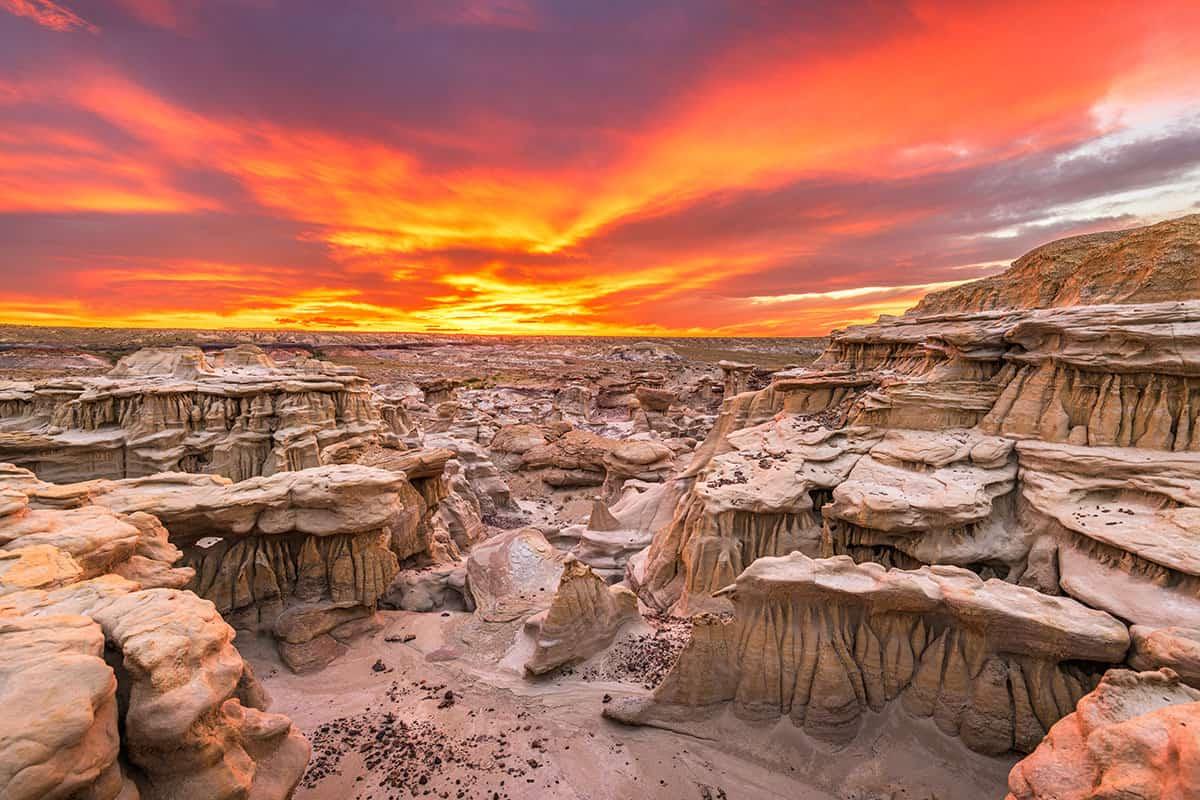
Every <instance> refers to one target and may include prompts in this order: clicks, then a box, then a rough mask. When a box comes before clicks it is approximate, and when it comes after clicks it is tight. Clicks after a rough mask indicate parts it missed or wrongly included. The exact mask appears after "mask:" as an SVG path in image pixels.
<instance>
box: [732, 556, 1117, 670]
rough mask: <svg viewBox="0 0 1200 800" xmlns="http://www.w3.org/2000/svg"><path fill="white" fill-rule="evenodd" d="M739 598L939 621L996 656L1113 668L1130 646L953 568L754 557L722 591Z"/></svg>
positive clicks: (1037, 597)
mask: <svg viewBox="0 0 1200 800" xmlns="http://www.w3.org/2000/svg"><path fill="white" fill-rule="evenodd" d="M723 591H724V592H725V593H726V594H727V595H728V596H729V597H730V598H731V599H733V600H734V601H735V603H736V602H737V600H738V599H739V598H742V599H749V598H755V597H776V596H786V597H787V598H789V599H796V600H810V599H814V598H826V599H828V600H830V601H832V602H845V603H858V604H862V605H864V606H867V607H870V608H872V609H876V610H879V611H894V612H900V613H909V614H923V615H924V614H933V613H936V614H944V615H947V616H948V617H950V618H953V619H954V621H955V624H957V625H960V626H963V627H968V628H971V629H974V630H977V631H978V632H980V633H982V634H983V635H984V636H985V637H986V638H987V639H988V641H989V642H991V643H992V646H993V647H994V648H995V649H996V650H997V651H998V652H1012V653H1028V654H1037V655H1045V656H1050V657H1054V658H1056V659H1058V660H1068V659H1079V660H1083V661H1099V662H1104V663H1112V662H1117V661H1120V660H1121V659H1122V658H1123V657H1124V655H1125V651H1126V650H1127V649H1128V647H1129V633H1128V630H1127V629H1126V627H1125V626H1124V625H1123V624H1122V623H1121V622H1120V621H1118V620H1116V619H1114V618H1113V617H1112V616H1111V615H1109V614H1106V613H1104V612H1103V611H1097V610H1095V609H1091V608H1088V607H1087V606H1085V605H1083V604H1082V603H1079V602H1077V601H1075V600H1072V599H1070V598H1067V597H1052V596H1049V595H1045V594H1042V593H1041V592H1037V591H1035V590H1033V589H1029V588H1026V587H1024V586H1015V585H1013V584H1011V583H1006V582H1004V581H1000V580H995V579H992V580H987V581H985V580H983V579H981V578H980V577H979V576H978V575H976V574H975V573H973V572H971V571H969V570H965V569H962V568H961V567H951V566H931V567H922V568H921V569H918V570H897V569H884V568H883V567H881V566H880V565H878V564H855V563H854V562H853V560H851V559H849V558H846V557H845V556H839V557H835V558H822V559H812V558H808V557H807V556H804V555H803V554H801V553H792V554H791V555H787V556H781V557H778V558H760V559H759V560H757V561H755V562H754V563H753V564H751V565H750V566H749V567H747V568H746V570H745V572H743V573H742V574H741V575H739V576H738V579H737V581H736V582H735V583H734V584H733V586H731V587H729V588H727V589H725V590H723Z"/></svg>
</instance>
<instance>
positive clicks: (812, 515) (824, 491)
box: [637, 415, 881, 613]
mask: <svg viewBox="0 0 1200 800" xmlns="http://www.w3.org/2000/svg"><path fill="white" fill-rule="evenodd" d="M880 435H881V434H878V433H875V432H873V431H870V430H868V429H865V428H852V429H850V428H848V429H844V430H833V429H830V428H827V427H825V426H823V425H821V424H820V423H817V422H814V421H812V420H808V419H805V418H803V417H800V416H797V415H781V416H780V417H779V418H777V419H773V420H771V421H768V422H765V423H762V424H760V425H755V426H751V427H747V428H743V429H740V430H734V431H731V432H730V433H729V434H728V435H727V436H725V437H723V439H724V442H723V447H724V448H736V449H730V450H727V451H726V452H722V453H720V454H718V455H713V456H710V457H709V458H708V461H707V463H706V464H705V467H704V472H703V474H702V475H701V476H700V477H698V478H697V479H696V480H695V481H694V484H693V485H692V487H691V490H690V491H689V492H688V493H687V494H686V495H685V496H684V498H683V500H681V501H680V502H679V503H678V505H676V506H674V519H673V520H672V522H671V524H670V525H669V526H668V527H667V528H666V529H665V530H664V531H663V532H662V533H661V535H659V536H656V537H655V538H654V541H653V542H652V543H651V546H650V550H649V552H648V553H647V557H646V563H645V569H644V575H643V576H642V578H641V580H638V581H637V584H638V591H639V596H640V597H641V598H642V600H643V601H645V602H646V603H647V604H649V605H652V606H655V607H657V608H659V609H661V610H667V609H670V608H672V607H674V609H675V611H676V613H695V612H697V611H705V610H712V611H724V610H728V608H729V604H728V602H727V601H726V600H721V599H713V598H712V597H711V595H712V593H713V592H715V591H716V590H718V589H720V588H721V587H722V586H725V585H727V584H729V583H731V582H732V581H733V580H734V579H735V578H736V577H737V576H738V575H739V574H740V573H741V572H742V570H743V569H745V568H746V567H748V566H749V565H750V564H751V563H753V562H754V560H755V559H757V558H760V557H763V556H779V555H785V554H787V553H790V552H792V551H800V552H804V553H807V554H808V555H810V556H816V555H819V551H820V546H821V533H822V521H821V514H820V512H819V509H818V508H817V503H821V504H824V503H825V502H827V500H828V499H829V491H830V490H831V489H833V487H835V486H837V485H838V484H839V483H841V482H842V481H844V480H845V479H846V477H847V476H848V475H849V474H850V471H851V469H853V467H854V465H855V464H856V463H857V462H858V459H859V458H861V457H862V455H863V454H864V453H865V452H867V451H868V450H869V449H870V448H871V447H872V446H873V445H874V443H875V442H876V441H878V438H879V437H880ZM702 457H703V456H701V455H700V454H698V455H697V458H702ZM689 471H690V470H689ZM685 474H686V473H685ZM684 480H686V479H684Z"/></svg>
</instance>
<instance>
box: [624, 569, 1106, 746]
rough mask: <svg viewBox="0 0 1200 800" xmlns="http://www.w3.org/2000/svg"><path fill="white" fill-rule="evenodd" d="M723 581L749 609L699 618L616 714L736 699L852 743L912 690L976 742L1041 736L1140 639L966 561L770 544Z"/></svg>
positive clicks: (926, 709) (909, 701)
mask: <svg viewBox="0 0 1200 800" xmlns="http://www.w3.org/2000/svg"><path fill="white" fill-rule="evenodd" d="M722 594H725V595H726V596H729V597H730V598H731V599H732V600H733V603H734V607H735V613H734V618H733V619H732V620H731V621H729V622H713V621H712V620H711V619H709V620H707V621H705V622H702V623H698V625H697V633H699V636H697V637H695V638H694V642H695V645H694V646H691V645H690V646H689V647H688V648H687V649H685V651H684V653H683V654H682V655H681V656H680V659H679V662H678V663H677V664H676V666H675V668H674V669H673V670H672V672H671V673H670V674H668V676H667V677H666V678H665V679H664V680H663V683H662V684H660V686H659V687H658V688H657V689H656V690H655V693H654V695H653V698H652V699H651V700H650V701H643V700H634V701H630V702H625V703H622V704H620V705H617V706H613V707H610V708H611V710H606V712H605V713H606V715H608V716H613V717H616V718H618V719H621V720H623V721H629V722H637V723H649V724H656V723H657V724H663V723H664V722H666V721H668V720H670V719H675V718H678V717H679V716H680V715H687V714H693V715H694V713H695V711H694V709H697V708H701V707H706V706H708V707H712V706H715V705H719V704H723V703H726V702H729V703H732V705H733V709H734V711H735V712H736V713H737V714H739V715H740V716H743V717H747V718H752V719H778V718H779V717H782V716H788V717H789V718H790V719H791V720H792V722H793V724H795V725H797V726H802V727H803V728H804V730H805V731H806V732H807V733H809V734H810V735H813V736H816V737H818V738H821V739H825V740H829V741H833V742H842V743H844V742H847V741H849V740H850V739H852V738H854V736H855V735H856V734H857V732H858V730H859V727H860V725H861V723H862V719H863V716H864V714H865V713H866V711H867V710H868V709H870V710H872V711H880V710H881V709H883V707H884V706H885V705H887V704H889V703H891V702H894V701H896V700H899V701H900V703H901V705H902V707H903V708H904V710H905V711H906V712H907V713H909V714H910V715H913V716H916V717H931V718H932V719H933V721H934V723H935V724H936V725H937V727H938V728H939V729H940V730H941V731H942V732H943V733H945V734H946V735H949V736H959V737H961V739H962V740H963V743H964V744H966V746H967V747H969V748H971V749H972V750H976V751H979V752H983V753H992V754H999V753H1005V752H1007V751H1009V750H1018V751H1029V750H1031V749H1032V748H1033V747H1035V746H1036V745H1037V743H1038V741H1040V739H1041V737H1042V736H1043V735H1044V734H1045V732H1046V730H1047V729H1048V728H1049V727H1050V726H1051V725H1052V724H1053V723H1054V722H1055V721H1057V720H1058V719H1059V718H1061V717H1062V716H1064V715H1066V714H1068V713H1070V711H1071V709H1073V708H1074V705H1075V702H1076V701H1077V700H1078V699H1079V698H1080V697H1082V696H1083V695H1084V694H1085V693H1086V692H1087V691H1089V690H1090V689H1091V688H1092V687H1093V686H1094V685H1095V682H1096V680H1097V679H1098V677H1099V673H1100V672H1101V671H1102V670H1103V669H1104V667H1105V666H1106V665H1109V664H1115V663H1120V661H1121V660H1122V659H1123V658H1124V655H1125V651H1126V649H1127V648H1128V646H1129V635H1128V632H1127V631H1126V629H1125V626H1124V625H1123V624H1121V623H1120V622H1118V621H1117V620H1116V619H1114V618H1112V617H1110V616H1109V615H1107V614H1105V613H1103V612H1100V611H1094V610H1092V609H1089V608H1087V607H1086V606H1083V605H1082V604H1080V603H1077V602H1075V601H1073V600H1070V599H1067V598H1057V597H1048V596H1046V595H1042V594H1039V593H1038V592H1036V591H1034V590H1032V589H1026V588H1023V587H1018V586H1013V585H1012V584H1008V583H1004V582H1002V581H997V580H991V581H986V582H985V581H982V580H980V578H979V577H978V576H976V575H975V574H974V573H971V572H968V571H967V570H964V569H961V568H958V567H943V566H935V567H925V568H922V569H920V570H916V571H911V572H905V571H901V570H885V569H884V568H883V567H881V566H879V565H877V564H861V565H855V564H854V562H853V561H852V560H851V559H849V558H846V557H844V556H841V557H837V558H831V559H823V560H813V559H810V558H808V557H806V556H804V555H802V554H800V553H793V554H791V555H789V556H784V557H781V558H760V559H758V560H757V561H755V562H754V563H753V564H751V565H750V566H749V567H748V568H747V569H746V570H745V572H743V573H742V574H741V575H740V576H739V577H738V579H737V581H736V583H734V584H733V585H732V586H730V587H729V588H727V589H725V590H723V591H722ZM689 709H692V710H691V711H689Z"/></svg>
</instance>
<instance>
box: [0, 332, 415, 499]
mask: <svg viewBox="0 0 1200 800" xmlns="http://www.w3.org/2000/svg"><path fill="white" fill-rule="evenodd" d="M218 361H219V362H220V365H219V366H214V365H213V364H212V363H210V361H209V360H208V359H207V358H206V357H205V355H204V353H203V352H202V351H201V350H200V349H199V348H194V347H177V348H153V349H149V350H143V351H139V352H137V353H135V354H133V355H131V356H128V357H126V358H125V359H122V361H121V362H120V363H119V364H118V365H117V366H116V367H114V368H113V369H112V371H111V372H110V373H109V374H108V375H107V376H104V377H98V378H75V379H72V378H61V379H54V380H47V381H40V382H38V383H33V384H29V383H20V384H11V383H10V384H7V385H5V386H3V387H0V461H7V462H12V463H14V464H17V465H19V466H23V467H27V468H29V469H31V470H33V471H34V472H35V473H37V475H38V476H39V477H40V478H42V479H44V480H48V481H54V482H59V483H67V482H72V481H81V480H90V479H93V478H113V479H117V478H128V477H141V476H145V475H151V474H154V473H158V472H171V471H180V472H196V473H210V474H216V475H223V476H225V477H228V478H231V479H233V480H242V479H244V478H250V477H254V476H258V475H271V474H274V473H277V472H283V471H286V470H297V469H303V468H306V467H315V466H318V465H320V464H323V463H330V462H331V461H340V460H345V451H347V450H348V449H356V448H362V447H366V446H367V445H370V444H372V443H376V442H379V441H381V440H390V439H394V438H395V437H396V436H397V435H399V434H402V433H405V432H406V431H405V430H404V421H403V420H402V419H400V418H399V417H398V416H397V413H398V412H397V411H396V408H395V407H394V405H393V404H388V403H381V402H376V401H375V400H374V399H373V397H372V394H371V391H370V388H369V386H368V385H367V382H366V381H365V380H364V379H362V378H360V377H358V376H357V375H355V374H354V372H353V370H352V369H347V368H341V367H334V366H333V365H330V364H326V363H324V362H317V361H312V360H304V361H301V362H299V363H297V362H293V363H292V364H290V365H289V366H287V367H278V366H275V365H274V364H273V363H272V362H270V360H269V359H268V358H267V357H266V356H265V355H263V354H262V352H261V351H258V350H257V348H254V347H251V346H242V347H240V348H234V349H233V350H232V351H227V353H226V354H223V355H222V356H221V358H220V359H218Z"/></svg>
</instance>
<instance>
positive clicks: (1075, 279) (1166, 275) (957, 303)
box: [910, 214, 1200, 316]
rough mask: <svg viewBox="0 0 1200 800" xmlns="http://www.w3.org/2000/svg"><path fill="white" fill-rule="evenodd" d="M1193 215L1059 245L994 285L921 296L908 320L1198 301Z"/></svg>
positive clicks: (1199, 255)
mask: <svg viewBox="0 0 1200 800" xmlns="http://www.w3.org/2000/svg"><path fill="white" fill-rule="evenodd" d="M1198 267H1200V214H1191V215H1189V216H1185V217H1180V218H1178V219H1173V220H1167V221H1166V222H1160V223H1158V224H1157V225H1150V226H1147V227H1143V228H1131V229H1128V230H1123V231H1107V232H1104V233H1093V234H1087V235H1085V236H1073V237H1070V238H1067V239H1059V240H1057V241H1054V242H1051V243H1050V244H1048V245H1045V246H1043V247H1039V248H1037V249H1036V250H1033V251H1031V252H1029V253H1027V254H1026V255H1024V256H1022V257H1021V258H1019V259H1017V260H1016V261H1015V262H1013V265H1012V267H1011V268H1009V269H1008V270H1007V271H1006V272H1004V273H1002V274H1000V275H997V276H995V277H993V278H985V279H983V280H981V281H973V282H971V283H967V284H963V285H961V286H956V287H953V288H950V289H946V290H944V291H940V292H933V293H931V294H928V295H926V296H925V298H924V299H922V300H921V302H920V303H918V304H917V306H916V307H915V308H914V309H913V310H912V311H911V312H910V313H911V314H913V315H917V316H920V315H926V314H939V313H946V312H963V311H987V310H991V309H997V308H1048V307H1051V306H1075V305H1093V304H1098V303H1156V302H1160V301H1163V300H1178V299H1180V298H1184V297H1189V298H1194V297H1200V269H1198Z"/></svg>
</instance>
